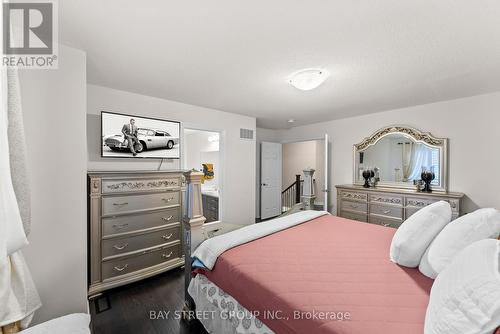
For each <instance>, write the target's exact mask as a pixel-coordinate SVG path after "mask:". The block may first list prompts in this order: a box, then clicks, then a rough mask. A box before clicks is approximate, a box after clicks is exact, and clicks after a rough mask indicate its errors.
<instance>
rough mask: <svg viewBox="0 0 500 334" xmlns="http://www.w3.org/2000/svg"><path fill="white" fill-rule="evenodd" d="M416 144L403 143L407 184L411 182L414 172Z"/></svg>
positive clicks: (404, 176)
mask: <svg viewBox="0 0 500 334" xmlns="http://www.w3.org/2000/svg"><path fill="white" fill-rule="evenodd" d="M415 146H416V145H415V144H414V143H403V181H404V182H406V181H408V180H409V177H410V175H411V172H412V170H413V164H414V162H415V161H414V160H415V159H414V158H413V156H414V152H415Z"/></svg>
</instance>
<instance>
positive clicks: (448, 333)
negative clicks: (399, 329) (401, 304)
mask: <svg viewBox="0 0 500 334" xmlns="http://www.w3.org/2000/svg"><path fill="white" fill-rule="evenodd" d="M498 259H499V241H498V240H494V239H487V240H481V241H477V242H475V243H473V244H472V245H470V246H468V247H466V248H465V249H464V250H462V251H461V252H459V253H458V254H457V255H456V256H455V258H454V259H453V261H452V262H451V264H450V265H449V266H447V267H446V268H445V269H444V270H443V271H442V272H441V273H440V274H439V276H438V277H437V279H436V280H435V281H434V285H433V286H432V289H431V296H430V300H429V306H428V307H427V312H426V315H425V329H424V333H425V334H461V333H463V334H469V333H471V334H491V333H492V332H493V331H494V330H495V328H496V327H498V325H499V324H500V274H499V272H498Z"/></svg>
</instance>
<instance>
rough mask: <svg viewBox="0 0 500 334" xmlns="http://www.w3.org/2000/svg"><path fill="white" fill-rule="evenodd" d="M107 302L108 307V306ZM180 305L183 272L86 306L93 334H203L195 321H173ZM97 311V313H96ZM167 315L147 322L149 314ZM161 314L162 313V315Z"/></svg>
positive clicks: (107, 295) (114, 292) (109, 294)
mask: <svg viewBox="0 0 500 334" xmlns="http://www.w3.org/2000/svg"><path fill="white" fill-rule="evenodd" d="M108 302H109V305H108ZM183 304H184V270H183V269H180V268H179V269H175V270H172V271H170V272H166V273H164V274H161V275H158V276H155V277H152V278H149V279H146V280H144V281H141V282H137V283H133V284H130V285H127V286H125V287H121V288H117V289H114V290H110V291H108V292H105V293H104V295H103V296H102V297H100V298H97V299H95V300H93V301H91V302H90V311H91V316H92V329H93V332H92V333H93V334H138V333H141V334H143V333H144V334H156V333H158V334H160V333H161V334H165V333H168V334H170V333H172V334H177V333H179V334H205V333H207V332H206V331H205V329H204V328H203V326H202V325H201V323H200V322H199V321H197V320H196V321H193V322H192V323H191V324H189V325H188V324H187V323H186V322H184V321H183V320H182V319H178V317H176V314H175V312H176V311H180V310H182V306H183ZM108 306H109V309H108V308H107V307H108ZM99 311H100V312H99ZM151 311H154V312H155V314H158V312H159V311H164V312H168V311H170V314H169V316H168V317H166V319H156V320H151V319H150V312H151ZM163 314H165V313H163Z"/></svg>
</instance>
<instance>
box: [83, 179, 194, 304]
mask: <svg viewBox="0 0 500 334" xmlns="http://www.w3.org/2000/svg"><path fill="white" fill-rule="evenodd" d="M182 182H183V176H182V172H164V171H162V172H153V171H140V172H130V171H126V172H89V173H88V191H89V215H88V217H89V238H88V240H89V277H88V279H89V281H88V282H89V288H88V295H89V297H93V296H96V295H98V294H99V293H101V292H102V291H104V290H107V289H110V288H114V287H117V286H120V285H123V284H127V283H130V282H134V281H137V280H140V279H143V278H146V277H150V276H153V275H155V274H158V273H161V272H164V271H166V270H169V269H173V268H176V267H179V266H182V265H184V257H183V247H182V241H181V240H182V231H181V229H182V227H181V219H182Z"/></svg>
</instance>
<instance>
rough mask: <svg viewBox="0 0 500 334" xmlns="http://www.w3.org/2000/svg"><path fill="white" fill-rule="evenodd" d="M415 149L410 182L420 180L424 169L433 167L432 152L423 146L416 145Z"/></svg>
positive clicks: (409, 177)
mask: <svg viewBox="0 0 500 334" xmlns="http://www.w3.org/2000/svg"><path fill="white" fill-rule="evenodd" d="M414 146H415V149H414V152H413V154H412V162H411V172H410V174H409V176H408V180H420V178H421V176H420V175H421V174H422V167H431V166H432V150H431V149H429V148H428V147H427V146H425V145H422V144H416V145H414Z"/></svg>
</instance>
